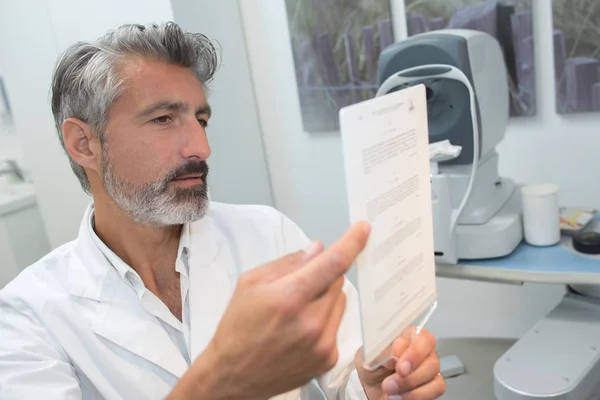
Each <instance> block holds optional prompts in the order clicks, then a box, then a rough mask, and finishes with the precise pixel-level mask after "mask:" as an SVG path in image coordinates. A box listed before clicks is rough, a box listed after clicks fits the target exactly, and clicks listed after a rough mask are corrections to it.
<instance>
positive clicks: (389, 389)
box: [381, 379, 400, 398]
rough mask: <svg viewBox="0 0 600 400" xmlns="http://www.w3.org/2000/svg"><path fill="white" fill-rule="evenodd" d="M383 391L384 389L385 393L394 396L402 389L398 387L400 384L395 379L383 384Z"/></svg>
mask: <svg viewBox="0 0 600 400" xmlns="http://www.w3.org/2000/svg"><path fill="white" fill-rule="evenodd" d="M381 389H383V391H384V392H385V394H387V395H394V394H396V393H398V390H400V388H399V387H398V383H397V382H396V381H395V380H393V379H388V380H387V381H383V383H382V384H381ZM390 398H391V397H390Z"/></svg>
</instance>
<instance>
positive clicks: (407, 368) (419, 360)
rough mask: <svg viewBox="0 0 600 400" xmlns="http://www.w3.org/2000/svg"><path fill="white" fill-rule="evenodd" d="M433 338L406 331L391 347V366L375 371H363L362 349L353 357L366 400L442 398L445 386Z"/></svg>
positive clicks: (425, 333) (429, 334)
mask: <svg viewBox="0 0 600 400" xmlns="http://www.w3.org/2000/svg"><path fill="white" fill-rule="evenodd" d="M435 344H436V342H435V338H434V337H433V335H431V333H429V332H428V331H426V330H425V329H423V330H422V331H421V333H420V334H418V335H416V334H415V328H414V327H411V328H408V329H406V330H405V331H404V332H403V333H402V335H401V336H400V337H398V338H397V339H396V340H395V341H394V343H393V344H392V346H391V351H392V354H393V355H394V356H395V357H396V358H398V361H397V362H395V363H393V362H392V363H390V365H386V366H383V367H381V368H379V369H377V370H375V371H367V370H365V369H364V368H363V358H362V349H361V350H359V351H358V352H357V353H356V358H355V365H356V369H357V370H358V376H359V378H360V380H361V383H362V384H363V387H364V389H365V392H366V394H367V397H368V398H369V400H384V399H387V400H433V399H437V398H438V397H440V396H441V395H442V394H444V392H445V390H446V385H445V383H444V379H443V378H442V376H441V375H439V372H440V360H439V358H438V355H437V353H436V351H435Z"/></svg>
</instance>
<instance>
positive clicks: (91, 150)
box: [62, 118, 101, 171]
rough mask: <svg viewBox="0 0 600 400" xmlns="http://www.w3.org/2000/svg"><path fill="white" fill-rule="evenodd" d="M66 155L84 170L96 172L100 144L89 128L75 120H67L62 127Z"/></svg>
mask: <svg viewBox="0 0 600 400" xmlns="http://www.w3.org/2000/svg"><path fill="white" fill-rule="evenodd" d="M62 133H63V139H64V141H65V148H66V150H67V153H69V155H70V156H71V158H72V159H73V161H74V162H76V163H77V164H79V165H81V166H82V167H84V168H86V169H91V170H95V171H96V170H97V169H98V165H99V163H98V161H99V159H100V151H101V149H100V142H99V141H98V139H97V137H96V136H95V135H94V132H92V129H91V127H90V126H89V125H88V124H86V123H85V122H83V121H81V120H79V119H77V118H67V119H66V120H65V121H64V122H63V125H62Z"/></svg>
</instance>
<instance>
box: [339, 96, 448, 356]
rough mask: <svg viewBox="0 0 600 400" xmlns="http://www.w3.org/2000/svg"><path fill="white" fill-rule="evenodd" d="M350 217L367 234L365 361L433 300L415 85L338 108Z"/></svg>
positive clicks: (420, 108)
mask: <svg viewBox="0 0 600 400" xmlns="http://www.w3.org/2000/svg"><path fill="white" fill-rule="evenodd" d="M340 126H341V135H342V146H343V152H344V163H345V169H346V188H347V192H348V205H349V211H350V220H351V222H355V221H358V220H363V221H368V222H369V223H370V224H371V236H370V238H369V241H368V243H367V246H366V247H365V249H364V251H363V252H362V253H361V254H360V256H359V257H358V258H357V261H356V269H357V277H358V291H359V297H360V307H361V310H360V311H361V318H362V330H363V332H362V334H363V345H364V352H365V364H367V365H374V364H377V363H378V360H381V358H382V356H385V355H386V354H385V352H386V351H387V349H388V347H389V345H390V344H391V343H392V342H393V340H394V339H395V338H396V337H398V336H399V335H400V334H401V333H402V331H404V330H405V329H406V328H407V327H409V326H411V325H412V324H413V323H415V321H416V320H417V318H419V317H420V316H421V315H422V314H424V313H425V312H426V311H427V309H428V308H429V307H430V306H431V305H432V304H434V302H435V301H436V300H437V293H436V282H435V255H434V247H433V218H432V206H431V183H430V167H429V133H428V124H427V100H426V94H425V87H424V86H423V85H418V86H413V87H410V88H407V89H403V90H400V91H397V92H393V93H390V94H387V95H385V96H381V97H376V98H374V99H371V100H367V101H365V102H362V103H358V104H354V105H351V106H348V107H345V108H343V109H342V110H340Z"/></svg>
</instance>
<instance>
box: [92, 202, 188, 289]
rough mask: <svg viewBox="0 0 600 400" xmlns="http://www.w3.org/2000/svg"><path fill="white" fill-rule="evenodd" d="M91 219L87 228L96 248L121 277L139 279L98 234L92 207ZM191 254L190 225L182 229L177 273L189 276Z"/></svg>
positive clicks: (176, 266)
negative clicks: (188, 262)
mask: <svg viewBox="0 0 600 400" xmlns="http://www.w3.org/2000/svg"><path fill="white" fill-rule="evenodd" d="M88 215H89V219H88V221H87V227H88V229H89V232H90V235H91V236H92V241H93V242H94V244H95V246H96V247H97V248H98V249H99V250H100V252H101V253H102V254H103V255H104V257H106V259H107V260H108V262H109V263H110V264H111V265H112V266H113V267H114V268H115V269H116V270H117V272H118V273H119V275H121V277H123V278H124V279H126V280H128V281H131V278H132V277H137V279H139V280H140V281H141V278H139V275H138V273H137V272H135V270H134V269H133V268H131V267H130V266H129V265H127V264H126V263H125V262H124V261H123V260H122V259H121V258H120V257H119V256H117V255H116V254H115V253H114V252H113V251H112V250H111V249H110V248H109V247H108V246H107V245H106V244H105V243H104V242H103V241H102V240H101V239H100V238H99V237H98V235H97V234H96V231H95V229H94V215H95V214H94V208H93V205H92V210H91V212H90V213H89V214H88ZM189 252H190V226H189V224H185V225H184V226H183V228H182V229H181V236H180V237H179V247H178V249H177V260H176V262H175V268H176V271H177V272H179V273H180V274H185V275H186V276H188V266H187V258H188V257H189Z"/></svg>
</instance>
